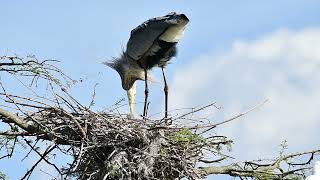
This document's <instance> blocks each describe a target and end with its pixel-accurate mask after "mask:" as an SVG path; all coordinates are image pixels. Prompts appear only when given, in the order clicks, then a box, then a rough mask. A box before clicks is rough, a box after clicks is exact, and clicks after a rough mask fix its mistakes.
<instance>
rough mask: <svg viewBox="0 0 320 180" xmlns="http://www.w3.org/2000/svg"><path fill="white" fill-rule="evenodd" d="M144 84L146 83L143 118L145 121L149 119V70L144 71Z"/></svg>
mask: <svg viewBox="0 0 320 180" xmlns="http://www.w3.org/2000/svg"><path fill="white" fill-rule="evenodd" d="M144 83H145V89H144V106H143V118H144V119H145V118H146V117H147V104H148V94H149V89H148V72H147V68H145V69H144Z"/></svg>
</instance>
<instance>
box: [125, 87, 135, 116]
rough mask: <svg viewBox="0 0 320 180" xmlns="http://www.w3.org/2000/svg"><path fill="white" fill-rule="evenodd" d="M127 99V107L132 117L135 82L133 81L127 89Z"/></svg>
mask: <svg viewBox="0 0 320 180" xmlns="http://www.w3.org/2000/svg"><path fill="white" fill-rule="evenodd" d="M127 95H128V101H129V108H130V116H131V118H134V109H133V106H134V98H135V96H136V83H133V85H132V87H131V88H130V89H129V90H127Z"/></svg>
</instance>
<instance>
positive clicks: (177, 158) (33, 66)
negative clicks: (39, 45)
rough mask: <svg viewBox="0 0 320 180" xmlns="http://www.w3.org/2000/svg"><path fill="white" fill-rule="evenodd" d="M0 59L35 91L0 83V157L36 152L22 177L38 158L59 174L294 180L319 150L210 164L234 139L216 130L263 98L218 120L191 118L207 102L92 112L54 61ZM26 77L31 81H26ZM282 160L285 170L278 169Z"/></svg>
mask: <svg viewBox="0 0 320 180" xmlns="http://www.w3.org/2000/svg"><path fill="white" fill-rule="evenodd" d="M0 60H1V61H2V62H1V63H0V73H7V76H8V77H13V78H12V79H14V80H18V82H19V83H21V84H22V86H23V87H25V88H26V89H27V91H28V92H31V93H32V94H33V96H30V94H29V95H28V96H22V95H18V94H15V93H11V92H10V90H8V89H7V88H6V86H5V84H3V82H2V81H0V87H1V88H2V91H1V92H0V98H1V99H2V100H3V102H4V104H3V105H2V107H4V108H5V109H3V108H0V121H1V122H2V124H5V125H6V126H4V128H3V129H4V130H1V131H0V150H2V149H5V150H6V151H5V152H7V153H6V154H5V155H4V156H1V157H0V159H2V158H4V157H11V156H12V155H13V153H14V149H15V148H14V147H15V146H16V145H17V144H18V143H17V142H19V144H20V143H22V142H25V143H26V145H28V146H29V147H30V149H31V150H30V152H31V151H32V152H35V153H36V154H38V155H39V156H40V159H39V160H38V161H37V162H36V163H34V165H33V166H32V167H31V168H30V169H29V170H28V171H27V172H26V174H25V175H24V177H22V178H21V179H29V178H30V176H31V174H32V172H33V171H34V169H35V168H36V166H37V165H38V164H39V163H40V162H41V161H45V162H46V163H48V164H49V165H51V166H53V167H54V168H55V169H56V171H57V172H58V173H59V177H58V179H68V178H69V177H73V178H76V179H95V180H101V179H141V180H142V179H181V178H184V177H185V178H188V179H196V178H201V177H205V176H208V175H210V174H228V175H230V176H237V177H251V178H257V179H286V178H287V179H292V177H303V176H304V171H305V170H308V169H310V167H304V166H306V165H308V164H310V162H311V161H312V159H314V157H315V156H316V155H318V154H319V153H320V150H314V151H307V152H302V153H295V154H289V155H283V154H280V156H279V157H278V158H275V159H272V160H270V161H269V162H268V161H261V160H259V161H246V162H244V163H241V162H240V163H237V162H236V163H232V164H229V165H220V166H213V165H212V164H214V163H217V162H221V161H222V160H224V159H230V156H228V155H225V154H224V152H225V151H223V150H224V147H227V148H229V147H230V145H231V143H232V141H231V140H229V139H228V138H226V137H225V136H219V135H217V134H215V128H216V127H217V126H219V125H221V124H225V123H228V122H230V121H233V120H235V119H238V118H239V117H241V116H244V115H245V114H247V113H249V112H251V111H253V110H254V109H256V108H258V107H260V106H261V105H263V104H264V103H265V102H266V101H264V102H263V103H261V104H258V105H257V106H254V107H253V108H251V109H249V110H247V111H245V112H243V113H240V114H238V115H235V116H232V117H231V118H229V119H227V120H223V121H220V122H218V123H216V124H212V122H210V121H209V120H204V119H201V118H199V117H195V115H196V114H197V112H201V111H203V110H209V109H208V108H210V107H213V108H214V109H219V107H217V106H216V104H215V103H212V104H209V105H207V106H203V107H199V108H192V109H190V112H185V113H180V115H177V116H171V118H169V119H158V120H152V119H149V118H142V119H134V118H130V117H128V116H127V115H125V114H120V113H119V112H118V111H113V110H104V111H102V112H95V111H93V110H92V108H91V106H92V104H94V94H95V92H94V93H93V98H92V101H91V103H90V105H89V106H84V105H82V104H81V103H79V102H78V101H77V100H76V99H75V98H74V97H72V96H71V95H70V94H69V93H68V86H69V85H70V84H73V83H74V81H73V80H72V79H70V78H69V77H68V76H66V75H65V74H64V73H63V72H61V70H59V69H58V68H56V67H55V66H53V65H51V64H50V62H52V60H44V61H39V60H38V59H37V58H35V57H34V56H28V57H27V59H23V58H19V57H17V56H3V57H0ZM59 77H60V78H59ZM30 80H31V81H30ZM42 80H45V82H46V84H47V89H46V91H45V94H42V95H41V94H40V92H37V91H36V90H33V89H32V86H34V85H37V84H39V81H42ZM62 81H65V83H63V82H62ZM24 82H30V86H26V84H25V83H24ZM10 83H12V82H11V81H10ZM48 89H49V90H48ZM48 91H49V92H50V93H51V96H48ZM115 106H119V103H115ZM3 137H5V138H3ZM35 138H36V141H35V142H33V140H34V139H35ZM39 140H46V142H49V143H47V144H46V145H45V146H46V147H47V148H46V149H45V151H44V152H41V151H40V150H39V149H42V150H43V147H42V148H40V146H41V145H37V142H39ZM283 147H286V146H285V145H284V146H283ZM0 152H1V153H2V152H4V151H0ZM57 152H58V153H59V152H60V153H64V154H66V155H67V156H72V158H73V162H71V163H68V164H67V165H66V166H64V165H62V166H63V168H61V165H60V166H59V167H58V166H57V165H56V164H55V163H52V162H51V159H50V158H51V157H54V156H55V153H57ZM29 154H30V153H27V155H26V156H28V155H29ZM304 155H308V156H310V158H309V160H308V161H307V162H303V163H301V162H299V163H297V162H295V159H297V158H298V157H301V156H304ZM281 164H285V165H286V166H287V167H288V168H287V169H283V168H282V166H281ZM286 166H285V167H286ZM0 173H1V172H0ZM0 175H1V174H0ZM54 178H55V179H56V176H55V177H54ZM73 178H71V179H73Z"/></svg>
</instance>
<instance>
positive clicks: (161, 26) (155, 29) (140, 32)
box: [126, 13, 178, 60]
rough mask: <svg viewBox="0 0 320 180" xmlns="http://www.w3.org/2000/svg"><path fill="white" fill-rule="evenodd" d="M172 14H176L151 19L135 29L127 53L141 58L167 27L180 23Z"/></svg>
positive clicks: (134, 57) (135, 57)
mask: <svg viewBox="0 0 320 180" xmlns="http://www.w3.org/2000/svg"><path fill="white" fill-rule="evenodd" d="M172 15H175V14H174V13H172V14H168V15H166V16H162V17H156V18H152V19H149V20H147V21H146V22H144V23H142V24H141V25H140V26H138V27H136V28H135V29H133V30H132V31H131V35H130V39H129V41H128V43H127V50H126V52H127V54H128V55H129V56H130V57H131V58H133V59H135V60H138V59H140V58H141V57H142V56H143V55H144V54H145V53H146V52H147V51H148V49H149V48H150V47H151V46H152V44H153V42H154V41H155V40H156V39H157V38H158V37H159V36H160V35H161V34H162V33H163V32H164V31H166V29H167V28H169V27H170V26H172V25H176V24H177V23H178V21H177V19H174V18H170V17H171V16H172Z"/></svg>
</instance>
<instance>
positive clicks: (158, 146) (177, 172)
mask: <svg viewBox="0 0 320 180" xmlns="http://www.w3.org/2000/svg"><path fill="white" fill-rule="evenodd" d="M27 118H29V119H30V121H32V122H36V124H37V126H38V127H39V129H41V131H42V132H44V133H43V134H44V136H45V137H44V138H47V139H48V138H50V140H54V141H55V142H57V143H60V144H65V145H70V146H71V147H72V151H70V152H72V155H73V157H74V162H73V163H72V164H71V165H70V167H69V168H67V169H66V170H65V172H64V173H66V174H69V175H72V176H76V177H78V178H79V179H174V178H181V177H194V178H195V177H200V176H201V175H200V174H199V172H197V171H196V166H197V163H198V162H201V160H203V158H204V157H205V156H206V155H208V153H209V152H211V154H212V153H218V152H219V150H220V149H221V146H222V145H226V144H230V143H231V141H229V140H227V139H226V138H225V137H223V136H210V137H206V138H205V137H203V136H201V135H200V134H197V133H195V132H194V131H193V130H192V128H190V129H188V128H182V127H178V126H177V125H175V126H173V125H171V126H168V125H167V124H165V122H164V121H162V120H159V121H152V120H148V119H145V120H141V119H131V118H128V117H127V116H126V115H120V114H118V115H116V114H107V113H95V112H91V111H90V110H86V109H82V108H80V109H77V111H76V112H72V113H70V112H65V111H64V110H62V109H58V108H49V109H45V110H42V111H39V112H37V113H34V114H32V115H30V116H29V117H27ZM204 149H206V150H207V151H208V152H206V153H205V152H204ZM70 152H65V153H69V154H70ZM218 154H219V153H218ZM215 156H218V157H217V159H218V158H221V157H220V156H221V154H220V155H217V154H215ZM211 157H212V156H211Z"/></svg>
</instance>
